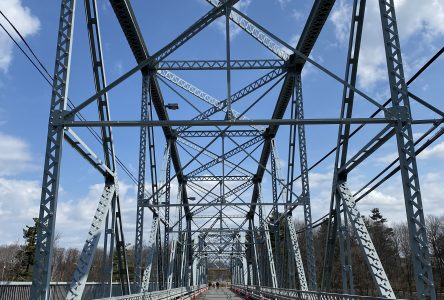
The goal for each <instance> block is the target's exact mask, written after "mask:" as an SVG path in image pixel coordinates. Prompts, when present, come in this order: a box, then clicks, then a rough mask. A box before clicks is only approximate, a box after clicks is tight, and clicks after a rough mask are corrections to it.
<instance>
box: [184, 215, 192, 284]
mask: <svg viewBox="0 0 444 300" xmlns="http://www.w3.org/2000/svg"><path fill="white" fill-rule="evenodd" d="M187 250H188V251H187V262H188V267H187V271H186V280H187V284H188V286H190V285H191V284H192V282H191V279H192V278H193V268H192V264H193V243H192V239H191V218H187Z"/></svg>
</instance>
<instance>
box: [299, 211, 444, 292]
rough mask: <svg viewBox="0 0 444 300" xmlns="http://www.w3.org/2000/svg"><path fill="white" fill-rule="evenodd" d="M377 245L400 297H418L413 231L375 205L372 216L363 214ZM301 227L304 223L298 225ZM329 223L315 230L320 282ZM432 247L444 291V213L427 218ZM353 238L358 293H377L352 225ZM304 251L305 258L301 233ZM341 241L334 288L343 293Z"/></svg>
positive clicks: (302, 239) (302, 241) (440, 289)
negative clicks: (411, 234) (414, 273)
mask: <svg viewBox="0 0 444 300" xmlns="http://www.w3.org/2000/svg"><path fill="white" fill-rule="evenodd" d="M363 218H364V221H365V223H366V225H367V229H368V231H369V234H370V236H371V238H372V241H373V244H374V246H375V248H376V251H377V253H378V255H379V258H380V260H381V262H382V265H383V266H384V269H385V271H386V273H387V276H388V278H389V280H390V283H391V284H392V288H393V289H394V291H395V294H396V296H397V297H398V298H409V299H413V298H416V294H415V289H416V288H415V280H414V277H413V265H412V256H411V251H410V242H409V230H408V227H407V223H406V222H400V223H391V224H390V225H389V222H388V220H387V219H386V218H385V217H384V216H383V215H382V214H381V212H380V211H379V209H377V208H375V209H373V210H372V211H371V213H370V215H369V216H368V217H363ZM297 225H298V227H299V228H302V227H303V224H297ZM327 227H328V225H327V223H326V222H324V223H322V225H321V226H319V227H318V228H316V230H315V233H314V248H315V256H316V267H317V275H318V282H319V285H320V282H321V277H322V266H323V261H324V254H325V240H326V236H327ZM426 228H427V234H428V239H429V243H430V245H429V247H430V251H431V255H432V267H433V276H434V281H435V286H436V292H437V293H439V294H441V295H442V293H444V215H442V216H440V217H437V216H433V215H430V216H428V217H427V218H426ZM349 232H350V233H351V235H352V238H351V251H350V252H351V260H352V269H353V277H354V278H353V279H354V288H355V293H356V294H359V295H377V294H376V290H375V288H374V284H373V281H372V278H371V276H370V273H369V271H368V268H367V265H366V263H365V260H364V257H363V255H362V253H361V251H360V249H359V246H358V243H357V240H356V239H355V238H353V231H352V230H351V228H349ZM298 240H299V243H300V245H301V252H303V253H302V256H303V258H304V259H305V257H306V256H305V237H304V234H303V233H302V234H300V235H299V236H298ZM339 253H340V252H339V243H338V242H336V248H335V254H334V255H335V256H334V257H335V260H334V262H333V272H332V274H333V276H332V291H335V292H341V289H342V273H341V268H340V254H339Z"/></svg>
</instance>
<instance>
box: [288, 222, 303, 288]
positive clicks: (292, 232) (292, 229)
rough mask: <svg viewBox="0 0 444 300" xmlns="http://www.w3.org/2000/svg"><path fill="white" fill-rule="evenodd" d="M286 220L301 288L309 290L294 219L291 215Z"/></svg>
mask: <svg viewBox="0 0 444 300" xmlns="http://www.w3.org/2000/svg"><path fill="white" fill-rule="evenodd" d="M286 221H287V222H286V224H287V228H288V232H289V235H290V236H289V238H290V244H291V246H292V253H291V255H292V256H293V257H294V260H295V262H296V269H297V272H298V279H299V288H300V289H301V290H303V291H308V285H307V279H306V277H305V270H304V264H303V262H302V256H301V250H300V248H299V241H298V236H297V233H296V228H295V227H294V223H293V219H292V218H291V217H290V216H288V217H287V219H286Z"/></svg>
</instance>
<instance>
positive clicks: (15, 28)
mask: <svg viewBox="0 0 444 300" xmlns="http://www.w3.org/2000/svg"><path fill="white" fill-rule="evenodd" d="M0 14H1V15H2V16H3V18H5V20H6V21H7V22H8V24H9V25H10V26H11V27H12V28H13V29H14V31H15V33H16V34H17V35H18V36H19V37H20V39H21V40H22V41H23V43H24V44H25V45H26V48H28V50H29V51H30V53H31V55H32V57H34V59H35V60H36V61H37V63H38V65H40V67H41V69H43V71H42V70H41V69H40V68H39V67H38V66H37V64H36V63H35V62H34V61H33V59H32V58H31V57H30V55H28V53H26V51H25V50H24V49H23V47H22V46H20V44H19V43H18V42H17V40H16V39H15V38H14V37H13V36H12V34H11V33H10V32H9V31H8V30H7V29H6V28H5V26H4V25H3V24H2V23H1V22H0V27H1V28H2V29H3V30H4V31H5V32H6V34H7V35H8V36H9V38H10V39H11V40H12V41H13V42H14V44H15V45H16V46H17V47H18V48H19V49H20V51H21V52H22V53H23V54H24V55H25V56H26V58H27V59H28V61H29V62H30V63H31V64H32V65H33V67H34V68H35V69H36V70H37V71H38V72H39V74H40V75H41V76H42V77H43V78H44V79H45V81H46V82H47V83H48V84H49V85H50V86H51V87H53V84H52V83H51V80H53V77H52V76H51V74H50V73H49V72H48V70H47V69H46V67H45V66H44V64H43V63H42V61H41V60H40V59H39V58H38V56H37V55H36V54H35V52H34V51H33V50H32V47H31V46H30V45H29V44H28V42H27V41H26V39H25V38H24V37H23V35H22V34H21V33H20V31H19V30H18V29H17V27H16V26H15V25H14V24H13V23H12V22H11V21H10V20H9V19H8V17H7V16H6V15H5V14H4V13H3V12H2V11H1V10H0ZM44 73H45V74H46V75H45V74H44ZM67 100H68V103H67V104H68V107H69V108H70V109H74V108H75V105H74V103H73V102H72V101H71V99H69V97H68V98H67ZM76 116H77V118H79V120H81V121H86V118H85V117H84V116H83V115H82V113H80V112H78V113H76ZM86 128H87V130H88V131H89V132H90V133H91V134H92V135H93V137H94V138H95V139H96V140H97V141H98V142H99V143H102V139H101V137H100V135H99V133H97V132H96V131H95V130H94V129H93V128H91V127H88V126H87V127H86ZM108 151H109V150H108ZM109 154H110V152H109ZM115 157H116V162H117V164H118V165H119V166H120V167H121V168H122V170H123V171H124V172H125V173H126V174H127V176H128V177H129V179H130V180H131V181H132V182H133V183H134V184H135V185H137V182H138V179H137V178H136V177H135V175H134V174H133V173H132V172H131V171H130V170H129V169H128V167H127V166H126V165H125V164H124V163H123V162H122V160H121V159H120V158H119V157H118V156H117V155H116V156H115Z"/></svg>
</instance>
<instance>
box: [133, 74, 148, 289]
mask: <svg viewBox="0 0 444 300" xmlns="http://www.w3.org/2000/svg"><path fill="white" fill-rule="evenodd" d="M148 84H149V82H148V79H147V77H146V76H143V78H142V101H141V108H140V119H141V120H148V119H149V112H148V109H149V108H148V101H149V100H148V97H149V95H148V93H149V90H148ZM147 131H148V128H147V127H140V137H139V172H138V179H137V209H136V238H135V242H134V283H135V286H136V290H135V292H136V293H138V292H140V289H141V283H142V250H143V223H144V215H145V214H144V209H145V208H144V206H143V205H141V202H142V201H143V199H145V174H146V146H147V134H148V132H147Z"/></svg>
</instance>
